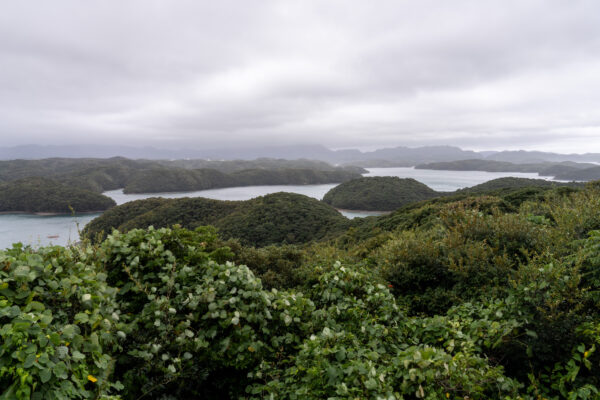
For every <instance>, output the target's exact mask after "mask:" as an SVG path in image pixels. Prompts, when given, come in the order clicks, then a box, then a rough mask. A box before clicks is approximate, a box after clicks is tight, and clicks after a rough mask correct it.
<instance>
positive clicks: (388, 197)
mask: <svg viewBox="0 0 600 400" xmlns="http://www.w3.org/2000/svg"><path fill="white" fill-rule="evenodd" d="M437 196H439V195H438V193H437V192H436V191H434V190H433V189H430V188H429V187H428V186H426V185H424V184H422V183H420V182H417V181H416V180H414V179H411V178H406V179H400V178H397V177H391V176H386V177H368V178H360V179H354V180H351V181H348V182H345V183H342V184H341V185H338V186H336V187H334V188H333V189H331V190H330V191H329V192H327V194H325V197H323V201H324V202H325V203H327V204H331V205H332V206H334V207H336V208H343V209H348V210H375V211H392V210H396V209H398V208H400V207H402V206H404V205H406V204H409V203H414V202H418V201H421V200H426V199H431V198H433V197H437Z"/></svg>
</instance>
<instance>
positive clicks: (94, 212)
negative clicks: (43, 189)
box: [0, 210, 108, 217]
mask: <svg viewBox="0 0 600 400" xmlns="http://www.w3.org/2000/svg"><path fill="white" fill-rule="evenodd" d="M106 211H108V210H99V211H80V212H76V213H75V214H72V213H70V212H64V213H62V212H47V211H0V215H11V214H26V215H37V216H40V217H53V216H60V215H72V216H74V217H76V216H78V215H88V214H102V213H104V212H106Z"/></svg>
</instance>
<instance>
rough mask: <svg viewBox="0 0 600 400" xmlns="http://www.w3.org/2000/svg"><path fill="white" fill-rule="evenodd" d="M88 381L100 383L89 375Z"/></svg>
mask: <svg viewBox="0 0 600 400" xmlns="http://www.w3.org/2000/svg"><path fill="white" fill-rule="evenodd" d="M88 381H90V382H93V383H96V382H98V379H96V377H95V376H94V375H88Z"/></svg>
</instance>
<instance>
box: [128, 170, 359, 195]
mask: <svg viewBox="0 0 600 400" xmlns="http://www.w3.org/2000/svg"><path fill="white" fill-rule="evenodd" d="M357 177H360V174H359V173H356V172H351V171H344V170H335V171H316V170H311V169H278V170H265V169H251V170H240V171H235V172H232V173H230V174H226V173H223V172H220V171H217V170H215V169H182V168H160V169H159V168H155V169H148V170H143V171H140V172H138V173H136V174H135V175H133V176H132V177H131V178H130V179H129V180H128V181H127V184H126V185H125V189H124V192H125V193H159V192H189V191H195V190H205V189H213V188H223V187H234V186H253V185H307V184H321V183H334V182H335V183H337V182H344V181H347V180H349V179H354V178H357Z"/></svg>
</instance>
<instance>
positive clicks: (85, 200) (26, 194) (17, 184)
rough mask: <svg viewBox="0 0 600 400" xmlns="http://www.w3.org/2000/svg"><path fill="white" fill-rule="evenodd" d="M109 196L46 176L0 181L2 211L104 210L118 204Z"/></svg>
mask: <svg viewBox="0 0 600 400" xmlns="http://www.w3.org/2000/svg"><path fill="white" fill-rule="evenodd" d="M115 205H116V204H115V202H114V200H113V199H111V198H110V197H106V196H103V195H101V194H98V193H94V192H91V191H89V190H84V189H79V188H74V187H69V186H67V185H63V184H61V183H58V182H55V181H52V180H50V179H43V178H25V179H20V180H17V181H12V182H7V183H0V212H49V213H69V212H88V211H104V210H106V209H109V208H111V207H113V206H115Z"/></svg>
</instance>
